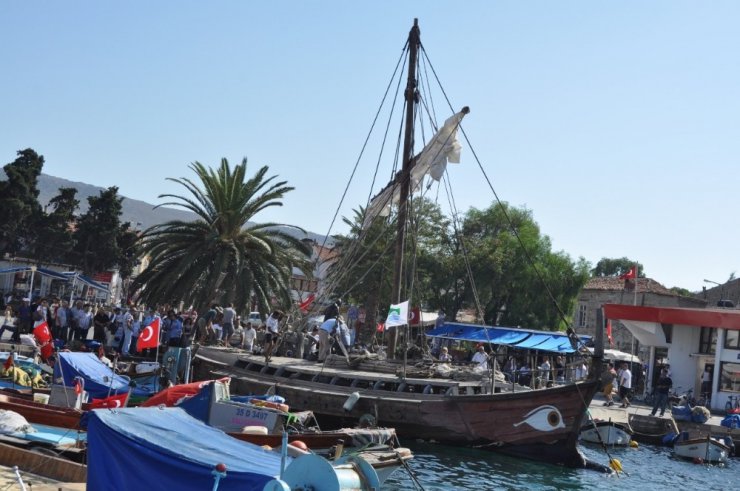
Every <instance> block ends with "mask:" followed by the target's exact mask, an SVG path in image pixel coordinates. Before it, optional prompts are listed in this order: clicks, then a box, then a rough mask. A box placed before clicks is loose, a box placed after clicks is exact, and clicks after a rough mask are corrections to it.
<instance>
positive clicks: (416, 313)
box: [409, 307, 421, 326]
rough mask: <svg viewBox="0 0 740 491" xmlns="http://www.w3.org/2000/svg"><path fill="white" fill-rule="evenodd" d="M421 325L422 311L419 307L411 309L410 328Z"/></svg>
mask: <svg viewBox="0 0 740 491" xmlns="http://www.w3.org/2000/svg"><path fill="white" fill-rule="evenodd" d="M419 324H421V310H420V309H419V307H414V308H413V309H411V316H410V317H409V326H418V325H419Z"/></svg>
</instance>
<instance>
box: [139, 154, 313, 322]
mask: <svg viewBox="0 0 740 491" xmlns="http://www.w3.org/2000/svg"><path fill="white" fill-rule="evenodd" d="M190 168H191V169H192V170H193V172H195V174H196V176H197V178H198V181H199V182H198V183H196V182H194V181H192V180H190V179H187V178H184V177H183V178H179V179H170V180H171V181H173V182H176V183H178V184H180V185H181V186H183V187H184V188H185V189H186V191H187V192H188V194H186V195H183V196H180V195H172V194H166V195H162V196H160V197H161V198H172V199H174V200H175V201H173V202H170V203H165V205H175V206H179V207H182V208H185V209H187V210H190V211H192V212H193V213H195V214H196V215H197V217H198V218H197V219H196V220H195V221H192V222H183V221H179V220H176V221H170V222H167V223H164V224H161V225H156V226H154V227H151V228H149V229H148V230H146V231H145V232H144V234H143V249H144V253H145V254H147V255H148V256H149V257H150V263H149V266H148V267H147V268H146V269H145V270H144V271H143V272H142V273H141V274H140V275H139V276H138V277H137V278H136V280H135V281H134V284H133V287H134V288H135V289H136V290H138V292H139V294H140V296H141V298H142V299H143V300H144V301H145V302H147V303H156V302H170V301H179V300H182V301H184V302H185V303H186V304H192V305H195V306H196V307H198V308H202V307H203V306H205V305H206V304H207V303H209V302H212V301H220V302H233V303H234V306H235V307H236V308H237V309H245V308H247V307H248V306H249V305H250V296H251V295H252V294H253V295H254V299H255V301H256V302H257V304H258V305H259V308H260V309H261V310H262V311H266V310H268V309H269V308H270V306H271V299H272V297H275V298H276V300H277V301H278V302H279V303H280V304H281V305H283V306H287V305H290V304H291V303H292V300H291V298H290V286H291V285H290V281H291V275H292V268H293V267H297V268H300V269H301V270H303V271H304V272H308V271H310V266H309V263H308V261H307V258H308V255H309V253H310V249H309V247H308V246H307V245H306V244H305V243H303V242H302V241H300V240H298V239H296V238H294V237H293V236H291V235H289V234H287V233H285V232H283V231H281V230H280V229H279V228H278V227H279V226H285V225H281V224H276V223H264V224H259V225H253V224H250V223H249V222H250V221H251V220H252V219H253V218H254V217H255V216H256V215H258V214H259V213H260V212H261V211H263V210H265V209H267V208H269V207H273V206H282V201H281V199H282V198H283V197H284V196H285V194H286V193H288V192H289V191H291V190H293V188H292V187H290V186H288V185H287V182H286V181H275V176H271V177H266V175H267V171H268V167H267V166H263V167H261V168H260V169H259V170H258V171H257V172H256V174H255V175H254V176H252V177H251V178H249V179H247V160H246V159H244V160H242V163H241V164H239V165H236V166H234V167H233V168H232V167H231V165H230V164H229V162H228V161H227V160H226V159H222V160H221V165H220V166H219V167H218V168H217V169H216V170H213V169H209V168H206V167H205V166H204V165H203V164H201V163H199V162H194V163H193V164H191V165H190ZM295 228H296V230H301V229H298V228H297V227H295Z"/></svg>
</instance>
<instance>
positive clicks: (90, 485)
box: [83, 407, 280, 491]
mask: <svg viewBox="0 0 740 491" xmlns="http://www.w3.org/2000/svg"><path fill="white" fill-rule="evenodd" d="M83 424H87V431H88V433H87V450H88V451H87V489H95V490H118V489H137V490H142V491H143V490H146V489H177V490H181V489H183V490H186V489H192V490H199V491H202V490H208V489H213V483H214V476H213V474H212V471H213V468H214V467H215V465H216V464H219V463H223V464H225V465H226V469H227V470H226V477H225V478H222V479H221V481H220V483H219V486H218V489H219V491H229V490H232V491H237V490H238V491H243V490H247V489H262V488H263V487H264V486H265V484H266V483H267V482H268V481H270V480H271V479H273V478H274V477H275V476H278V475H279V474H280V455H279V454H278V453H275V452H271V451H267V450H263V449H262V448H260V447H258V446H257V445H252V444H250V443H246V442H242V441H239V440H237V439H235V438H232V437H230V436H228V435H226V434H225V433H223V432H222V431H220V430H217V429H215V428H212V427H210V426H207V425H205V424H204V423H202V422H200V421H198V420H196V419H193V418H191V417H190V416H188V415H187V414H186V413H185V411H183V410H182V409H180V408H159V407H138V408H124V409H116V410H113V411H111V410H108V409H96V410H93V411H90V412H89V416H87V417H86V418H85V421H84V422H83Z"/></svg>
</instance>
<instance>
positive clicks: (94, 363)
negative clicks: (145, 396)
mask: <svg viewBox="0 0 740 491" xmlns="http://www.w3.org/2000/svg"><path fill="white" fill-rule="evenodd" d="M76 377H81V378H82V379H83V380H84V381H85V387H84V389H85V391H87V393H88V394H90V397H93V398H95V399H104V398H106V397H108V395H109V394H110V395H117V394H123V393H126V392H128V390H129V379H128V377H122V376H121V375H117V374H115V373H114V372H113V370H112V369H111V368H110V367H109V366H107V365H106V364H105V363H103V362H102V361H100V360H99V359H98V357H97V356H95V354H93V353H80V352H72V351H60V352H59V361H58V362H57V363H56V364H55V365H54V382H55V383H60V384H61V383H64V385H65V386H66V387H74V385H75V378H76ZM62 381H63V382H62Z"/></svg>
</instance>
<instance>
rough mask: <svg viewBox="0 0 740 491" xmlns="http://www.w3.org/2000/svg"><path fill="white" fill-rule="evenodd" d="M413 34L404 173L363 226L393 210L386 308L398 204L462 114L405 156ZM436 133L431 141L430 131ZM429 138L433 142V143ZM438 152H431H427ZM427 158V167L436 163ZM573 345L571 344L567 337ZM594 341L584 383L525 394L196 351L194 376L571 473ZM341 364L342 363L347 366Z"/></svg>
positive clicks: (413, 84) (402, 225)
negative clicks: (559, 466)
mask: <svg viewBox="0 0 740 491" xmlns="http://www.w3.org/2000/svg"><path fill="white" fill-rule="evenodd" d="M420 45H421V42H420V33H419V26H418V23H417V21H416V20H415V21H414V26H413V27H412V29H411V31H410V34H409V40H408V43H407V49H408V50H409V52H408V60H409V63H408V67H409V68H408V78H407V87H406V91H405V98H406V106H405V111H406V113H405V118H406V124H405V134H404V143H403V154H402V163H403V167H402V169H401V170H400V171H399V172H398V173H397V174H396V176H395V178H394V180H393V182H392V183H391V184H390V185H389V186H387V187H386V188H385V189H383V190H382V191H381V192H380V193H379V194H378V195H377V196H376V197H375V198H374V199H373V201H372V202H371V203H370V205H369V206H368V209H367V214H366V220H368V219H370V220H371V219H372V215H373V214H374V213H379V212H380V210H381V209H384V208H387V207H388V206H390V204H391V203H394V204H396V203H397V204H398V215H397V226H398V238H397V242H396V249H395V270H394V280H393V293H392V296H391V300H392V302H394V303H400V300H401V287H400V284H401V279H400V276H401V269H402V268H401V261H402V257H403V237H404V234H405V232H406V200H407V199H408V197H409V194H410V192H412V191H413V189H412V188H413V187H415V186H418V183H419V179H420V175H421V173H423V172H426V171H427V169H425V168H424V166H427V167H429V166H430V165H431V164H430V159H429V158H425V157H424V152H425V151H426V150H427V149H431V151H432V152H437V154H438V153H439V152H440V151H443V148H444V147H446V146H447V143H448V140H449V139H450V136H454V133H455V132H456V131H457V128H458V126H459V124H460V121H461V120H462V118H463V116H464V115H465V114H467V113H468V109H467V108H465V109H463V110H462V111H461V112H459V113H457V114H455V115H454V116H453V117H451V118H449V119H448V120H447V122H446V123H445V125H444V126H443V127H442V128H441V129H440V133H442V134H443V136H442V138H441V139H440V140H437V142H436V143H435V141H434V140H432V141H431V142H430V143H429V144H427V145H426V146H425V149H424V151H422V153H421V154H420V155H418V156H414V155H413V139H414V137H413V119H414V115H415V112H414V111H415V104H416V102H417V99H418V97H417V96H418V87H417V85H418V82H417V75H416V61H417V56H418V50H419V49H420ZM438 134H439V133H438ZM435 138H436V136H435ZM435 145H436V147H435ZM437 157H438V155H433V156H432V157H431V160H436V159H437ZM390 334H391V336H389V342H388V352H389V353H391V354H393V353H395V342H396V334H395V332H391V333H390ZM570 334H571V335H572V338H571V339H572V341H573V342H574V343H575V342H577V337H576V336H575V334H574V333H572V332H571V333H570ZM599 335H600V333H597V339H596V346H597V347H599V348H597V353H595V354H594V358H593V360H594V363H593V364H592V367H591V370H590V373H591V374H592V377H591V378H590V379H588V380H585V381H579V382H575V383H566V384H562V385H556V386H552V387H546V388H541V389H537V390H531V389H529V388H524V387H521V386H518V385H516V384H508V385H503V384H500V385H498V386H497V385H496V384H495V383H492V379H495V374H490V375H489V377H488V378H486V377H483V379H472V380H452V379H449V378H442V377H438V376H435V375H433V374H431V373H430V374H427V375H424V374H421V375H418V376H417V375H416V374H413V375H409V374H408V373H407V372H406V370H405V368H404V369H399V370H396V369H395V368H400V365H394V364H393V363H392V362H388V363H389V364H390V365H391V366H392V367H394V368H392V369H391V370H383V371H375V370H372V371H371V370H362V369H357V368H353V367H351V366H344V367H339V366H328V365H327V364H326V363H325V364H324V365H317V364H316V363H312V362H308V361H306V360H297V359H292V358H282V357H278V356H274V357H273V358H272V360H271V361H270V362H269V363H267V362H266V361H265V360H264V359H263V358H257V357H255V356H247V355H245V354H243V352H240V351H239V350H233V349H228V348H219V347H206V346H201V347H199V349H198V351H197V352H196V354H195V359H194V365H195V367H194V370H195V373H196V377H198V378H203V379H206V378H214V377H222V376H228V377H231V379H232V387H233V391H234V393H252V394H254V393H262V392H265V391H267V390H271V391H274V392H275V393H277V394H279V395H281V396H283V397H285V398H286V399H287V400H288V401H290V403H291V407H293V408H296V409H305V410H311V411H313V412H314V414H316V416H317V417H318V418H320V422H321V424H322V426H323V427H328V423H331V422H333V423H335V424H340V425H341V424H347V421H348V420H354V421H369V420H373V421H374V422H376V423H377V424H380V425H384V426H392V427H395V428H396V431H397V433H398V434H399V436H401V437H408V438H423V439H429V440H435V441H438V442H442V443H447V444H452V445H465V446H473V447H477V448H481V449H487V450H494V451H499V452H504V453H507V454H511V455H515V456H520V457H526V458H530V459H535V460H539V461H545V462H549V463H554V464H562V465H566V466H570V467H582V466H584V465H586V462H585V459H584V458H583V456H582V455H581V454H580V452H579V451H578V449H577V441H578V436H579V432H580V430H581V427H582V425H583V422H584V418H585V416H586V413H587V409H588V407H589V404H590V402H591V400H592V398H593V396H594V394H595V392H596V390H597V387H598V381H597V377H598V375H599V374H600V372H601V369H600V360H601V353H600V350H601V348H600V347H601V346H603V344H602V340H601V338H600V337H599ZM345 365H347V364H345Z"/></svg>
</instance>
